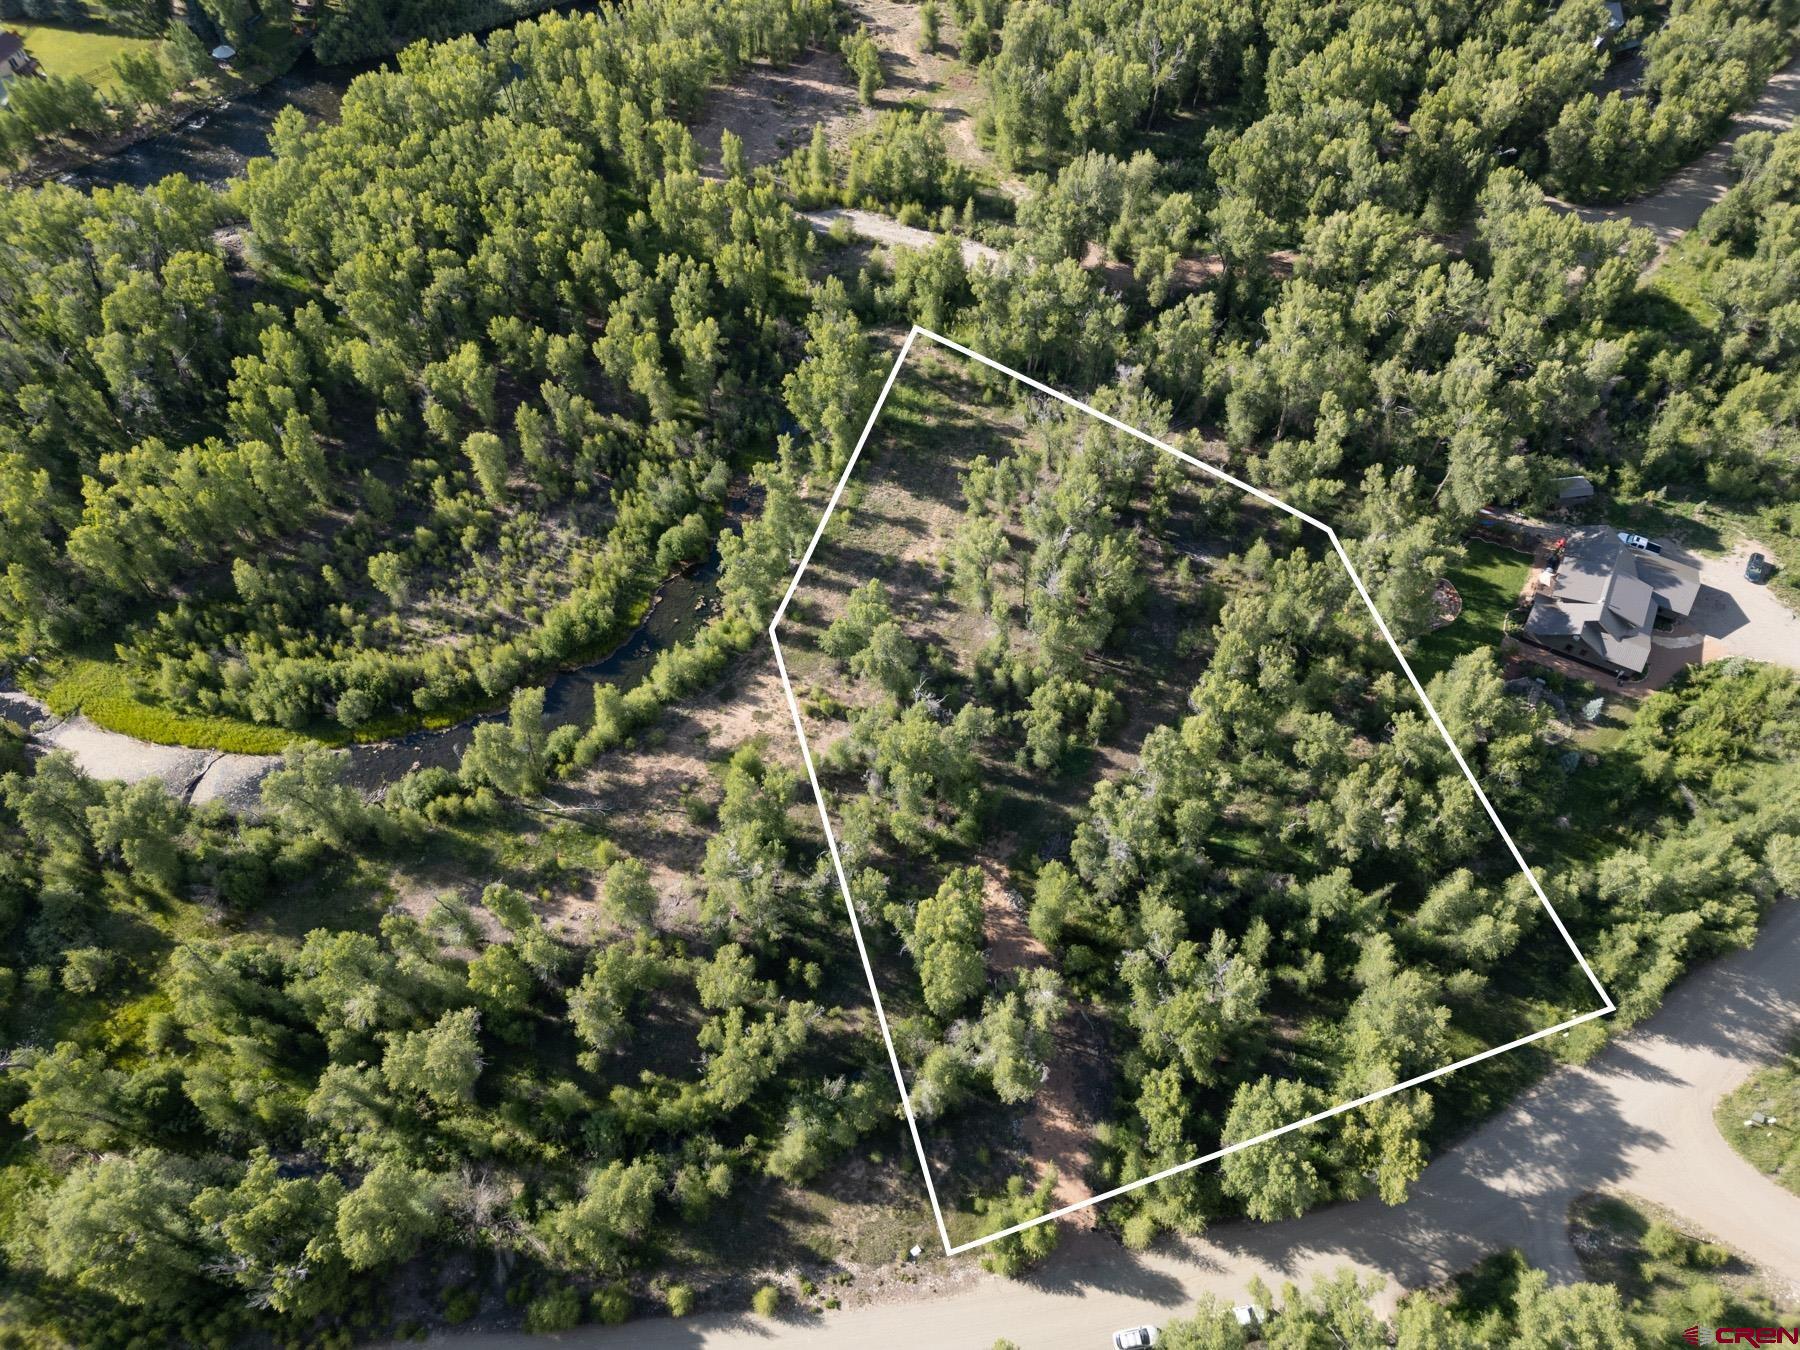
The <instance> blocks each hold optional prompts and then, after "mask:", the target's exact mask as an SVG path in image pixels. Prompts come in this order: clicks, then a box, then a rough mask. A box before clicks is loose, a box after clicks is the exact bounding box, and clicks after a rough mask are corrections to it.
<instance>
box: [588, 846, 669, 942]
mask: <svg viewBox="0 0 1800 1350" xmlns="http://www.w3.org/2000/svg"><path fill="white" fill-rule="evenodd" d="M600 894H601V903H602V904H603V905H605V907H606V912H607V913H608V914H609V915H611V916H612V919H613V922H614V923H618V924H622V925H624V926H625V927H628V928H649V927H651V926H652V924H653V923H654V922H655V919H656V887H655V886H654V885H652V884H651V881H650V869H649V868H647V867H645V866H644V864H643V863H641V862H639V861H638V860H637V859H636V858H621V859H619V861H617V862H616V863H614V864H613V865H612V866H610V867H608V868H607V869H606V877H605V879H604V880H603V881H602V883H601V887H600Z"/></svg>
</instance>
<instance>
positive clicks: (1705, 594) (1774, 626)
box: [1688, 540, 1800, 670]
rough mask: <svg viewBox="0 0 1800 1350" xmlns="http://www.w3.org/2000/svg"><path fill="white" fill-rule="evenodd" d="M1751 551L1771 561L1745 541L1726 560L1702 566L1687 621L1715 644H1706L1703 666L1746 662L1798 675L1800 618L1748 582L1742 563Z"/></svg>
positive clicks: (1762, 588)
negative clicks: (1733, 659)
mask: <svg viewBox="0 0 1800 1350" xmlns="http://www.w3.org/2000/svg"><path fill="white" fill-rule="evenodd" d="M1752 551H1757V552H1761V553H1762V554H1763V555H1764V556H1765V557H1766V556H1768V550H1767V549H1766V548H1764V547H1763V546H1762V545H1760V544H1757V543H1753V542H1751V541H1748V540H1746V541H1745V542H1744V543H1741V544H1739V545H1738V546H1737V547H1736V548H1735V549H1733V550H1732V551H1731V552H1730V553H1728V554H1726V555H1725V556H1724V557H1723V558H1703V559H1701V560H1700V595H1699V597H1698V598H1697V599H1696V600H1695V601H1694V612H1693V613H1692V614H1691V615H1689V617H1688V621H1689V623H1691V624H1692V625H1693V626H1694V627H1695V628H1697V629H1698V630H1699V631H1700V632H1701V633H1703V634H1705V635H1706V637H1707V638H1709V639H1712V640H1711V641H1709V642H1708V643H1707V644H1706V653H1705V658H1704V659H1705V660H1708V661H1711V660H1715V659H1717V657H1720V656H1747V657H1749V658H1750V659H1751V660H1753V661H1767V662H1769V663H1770V664H1771V665H1777V666H1786V667H1787V668H1788V669H1789V670H1800V614H1796V613H1794V611H1793V610H1791V609H1789V608H1788V607H1787V606H1786V605H1785V604H1783V603H1782V601H1781V599H1780V597H1779V596H1777V595H1776V593H1775V592H1774V591H1772V590H1770V589H1769V587H1768V586H1766V585H1764V586H1758V585H1756V584H1755V583H1754V582H1752V581H1750V580H1748V579H1747V578H1746V577H1745V576H1744V563H1745V562H1746V561H1747V560H1748V559H1749V557H1750V554H1751V552H1752ZM1715 646H1716V647H1717V648H1718V650H1717V651H1716V652H1715V651H1714V647H1715Z"/></svg>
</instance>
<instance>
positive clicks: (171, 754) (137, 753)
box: [0, 555, 719, 811]
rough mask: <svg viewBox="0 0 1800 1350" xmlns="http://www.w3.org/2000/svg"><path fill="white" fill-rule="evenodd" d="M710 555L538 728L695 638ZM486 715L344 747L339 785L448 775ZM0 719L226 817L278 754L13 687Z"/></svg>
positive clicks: (679, 579)
mask: <svg viewBox="0 0 1800 1350" xmlns="http://www.w3.org/2000/svg"><path fill="white" fill-rule="evenodd" d="M718 576H719V568H718V561H717V557H716V555H715V557H714V558H713V560H711V561H709V562H708V563H706V565H704V566H703V567H700V568H697V569H695V570H694V571H691V572H684V573H680V574H678V575H677V576H674V577H671V578H670V579H669V580H668V581H666V582H664V583H663V585H662V587H661V588H660V589H659V590H658V591H657V593H656V596H655V598H654V599H653V600H652V601H651V604H650V608H649V610H648V611H647V612H646V614H645V615H644V619H643V622H642V623H640V624H639V625H638V626H637V628H635V629H634V630H632V633H631V635H630V636H629V637H627V638H626V639H625V641H623V642H622V643H620V644H619V645H618V646H617V647H615V648H614V649H613V650H612V651H611V652H609V653H608V654H607V655H606V656H604V657H602V658H601V659H600V660H598V661H594V662H591V663H589V664H587V665H584V666H578V667H576V668H574V669H571V670H566V671H562V672H559V673H558V674H556V675H554V676H552V677H551V678H550V680H549V682H548V683H547V684H546V685H545V689H544V723H545V726H546V727H547V728H549V729H554V728H556V727H560V726H568V725H572V724H573V725H581V726H586V725H587V724H588V723H590V722H591V721H592V720H593V714H594V695H595V691H596V690H597V689H598V688H599V686H601V685H603V684H606V685H615V686H618V687H620V688H630V687H631V686H633V685H635V684H637V683H638V681H640V680H641V679H642V678H643V677H644V676H645V675H647V674H649V672H650V669H651V667H652V666H653V665H654V664H655V662H656V659H657V657H659V656H660V655H661V654H662V653H663V652H664V651H665V650H667V649H669V648H671V647H674V646H676V645H677V644H678V643H681V642H683V641H685V640H687V639H688V638H689V637H691V636H693V634H694V633H696V632H697V631H698V630H699V629H700V627H701V626H702V625H703V624H704V623H705V622H706V621H707V620H708V619H709V618H711V617H712V616H714V615H715V614H717V613H718V609H719V601H718V595H717V590H718V587H717V582H718ZM505 716H506V714H505V713H504V712H499V711H495V712H487V713H482V714H480V715H478V716H475V717H471V718H468V719H467V720H465V721H461V722H458V723H456V724H455V725H454V726H449V727H443V728H439V729H434V730H425V731H416V732H413V733H411V734H410V735H406V736H399V737H395V738H393V739H391V740H385V741H368V742H362V743H358V744H353V745H350V746H347V747H345V748H344V750H343V751H342V753H343V754H344V755H345V756H346V757H347V758H348V760H349V768H348V771H347V773H346V781H347V782H349V783H350V784H351V785H352V786H354V787H356V788H357V789H358V790H359V791H361V792H363V793H365V794H366V795H369V796H375V795H377V794H379V793H380V792H381V791H383V790H384V789H386V788H387V786H388V785H389V784H391V783H393V782H395V781H396V780H398V779H399V778H401V777H402V776H404V775H405V774H407V773H409V772H411V771H412V770H413V769H424V768H433V767H437V768H445V769H452V770H453V769H455V768H456V767H457V765H458V764H460V763H461V762H462V756H463V751H464V750H466V749H467V748H468V745H469V742H470V740H471V739H472V738H473V737H474V734H475V728H476V727H478V726H480V725H481V724H482V723H484V722H495V721H501V720H504V718H505ZM0 720H4V721H7V722H11V723H12V724H14V725H15V726H17V727H19V728H21V729H22V730H24V731H26V732H28V733H29V734H30V736H31V739H32V741H33V743H34V744H35V745H36V746H37V748H38V749H40V750H42V751H43V752H45V753H48V752H51V751H56V750H62V751H66V752H67V753H69V754H70V755H72V756H73V757H74V759H75V763H76V765H77V766H78V767H79V768H80V769H81V771H82V772H83V773H85V774H87V775H88V776H89V777H90V778H102V779H117V780H120V781H123V782H127V783H137V782H142V781H144V780H145V779H148V778H156V779H160V780H161V781H162V782H163V783H164V784H165V785H166V786H167V787H168V789H169V791H170V793H171V794H173V795H174V796H175V797H177V798H179V799H180V800H182V801H185V802H188V803H191V804H193V805H196V806H198V805H201V804H203V803H206V802H211V801H219V802H223V803H224V804H225V805H226V806H228V807H230V808H231V809H233V810H238V811H249V810H254V809H255V808H256V805H257V800H258V792H259V790H260V788H261V785H262V780H263V778H264V776H266V775H267V774H268V772H269V771H270V770H271V769H273V768H274V767H275V766H276V765H278V764H280V763H281V756H280V755H275V754H269V755H244V754H232V753H229V752H226V751H221V750H208V749H196V748H193V747H190V746H180V745H157V744H155V743H153V742H151V741H143V740H139V739H137V738H136V737H133V736H127V735H124V734H122V733H120V732H117V731H111V730H108V729H107V728H105V727H103V726H100V725H99V724H98V723H96V722H94V721H93V720H92V719H90V718H88V717H86V716H83V715H82V714H81V713H79V712H77V713H75V714H74V715H72V716H68V717H60V716H58V715H57V714H56V713H55V712H54V711H53V710H52V709H51V708H50V706H49V705H48V704H46V703H44V702H43V701H42V700H41V699H38V698H35V697H33V696H32V695H30V694H28V693H25V692H24V691H23V690H19V689H16V688H3V689H0Z"/></svg>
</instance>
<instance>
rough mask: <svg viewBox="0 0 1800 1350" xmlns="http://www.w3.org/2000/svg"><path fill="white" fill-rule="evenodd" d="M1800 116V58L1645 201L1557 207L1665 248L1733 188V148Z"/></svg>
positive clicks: (1558, 202)
mask: <svg viewBox="0 0 1800 1350" xmlns="http://www.w3.org/2000/svg"><path fill="white" fill-rule="evenodd" d="M1796 116H1800V57H1796V58H1795V59H1794V60H1792V61H1790V62H1788V63H1787V65H1785V66H1783V67H1782V68H1781V69H1780V70H1778V71H1776V72H1775V74H1774V75H1773V76H1771V77H1770V79H1769V83H1768V85H1767V86H1766V87H1765V88H1764V89H1763V92H1762V97H1760V98H1758V99H1757V100H1756V102H1755V103H1753V104H1751V105H1750V107H1748V108H1746V109H1745V110H1744V111H1743V112H1741V113H1739V114H1738V115H1737V117H1735V118H1734V119H1733V120H1732V123H1731V128H1730V130H1728V131H1727V132H1726V133H1725V136H1724V139H1722V140H1720V141H1719V142H1718V144H1716V145H1714V146H1713V148H1712V149H1710V150H1708V151H1707V152H1706V153H1705V154H1704V155H1702V156H1700V158H1699V159H1696V160H1695V161H1694V162H1693V163H1691V164H1689V165H1687V166H1686V167H1684V168H1681V169H1678V170H1676V172H1674V173H1673V174H1671V175H1669V177H1668V178H1667V179H1666V180H1664V182H1663V185H1662V186H1661V187H1660V188H1658V189H1657V190H1656V191H1655V192H1652V193H1651V194H1650V195H1649V196H1647V197H1640V198H1638V199H1637V200H1636V201H1633V202H1625V203H1623V204H1621V205H1619V206H1571V205H1569V203H1567V202H1565V201H1562V200H1560V199H1558V198H1556V197H1551V198H1548V199H1547V200H1548V201H1549V202H1550V204H1551V205H1553V206H1559V207H1562V208H1563V209H1564V210H1566V211H1573V212H1574V213H1575V214H1576V215H1578V216H1580V217H1581V218H1582V219H1583V220H1585V221H1587V222H1588V223H1589V224H1590V225H1596V224H1599V223H1601V222H1603V221H1608V220H1629V221H1630V222H1631V223H1632V224H1633V225H1639V226H1642V227H1643V228H1645V229H1647V230H1649V231H1650V232H1651V233H1652V234H1654V235H1655V236H1656V242H1657V244H1658V245H1659V247H1660V248H1663V249H1666V248H1668V247H1669V246H1670V245H1671V244H1673V243H1674V242H1675V241H1676V240H1678V239H1680V238H1681V236H1682V235H1684V234H1686V233H1687V232H1688V231H1689V230H1691V229H1693V228H1694V226H1696V225H1698V224H1699V223H1700V217H1701V215H1702V214H1703V213H1704V212H1705V210H1706V208H1707V207H1709V206H1711V205H1712V204H1713V203H1714V202H1716V201H1718V200H1719V198H1721V197H1723V196H1724V195H1725V192H1726V189H1728V188H1729V187H1730V186H1731V183H1732V175H1731V148H1732V146H1733V145H1734V144H1735V143H1736V142H1737V138H1738V137H1739V136H1741V135H1743V134H1744V133H1745V132H1746V131H1774V132H1781V131H1786V130H1787V129H1788V128H1789V127H1791V126H1793V125H1794V121H1795V118H1796Z"/></svg>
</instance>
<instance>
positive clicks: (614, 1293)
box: [594, 1283, 631, 1327]
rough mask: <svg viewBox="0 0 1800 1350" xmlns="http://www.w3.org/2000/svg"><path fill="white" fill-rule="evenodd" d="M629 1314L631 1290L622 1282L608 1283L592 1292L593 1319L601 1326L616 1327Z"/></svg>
mask: <svg viewBox="0 0 1800 1350" xmlns="http://www.w3.org/2000/svg"><path fill="white" fill-rule="evenodd" d="M630 1316H631V1290H629V1289H627V1288H626V1287H625V1286H624V1285H623V1284H617V1283H614V1284H609V1285H607V1286H606V1288H604V1289H601V1290H599V1291H597V1292H596V1293H595V1294H594V1320H595V1321H596V1322H598V1323H600V1324H601V1325H602V1326H608V1327H616V1326H618V1325H619V1323H621V1322H623V1321H624V1320H625V1319H626V1318H627V1317H630Z"/></svg>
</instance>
